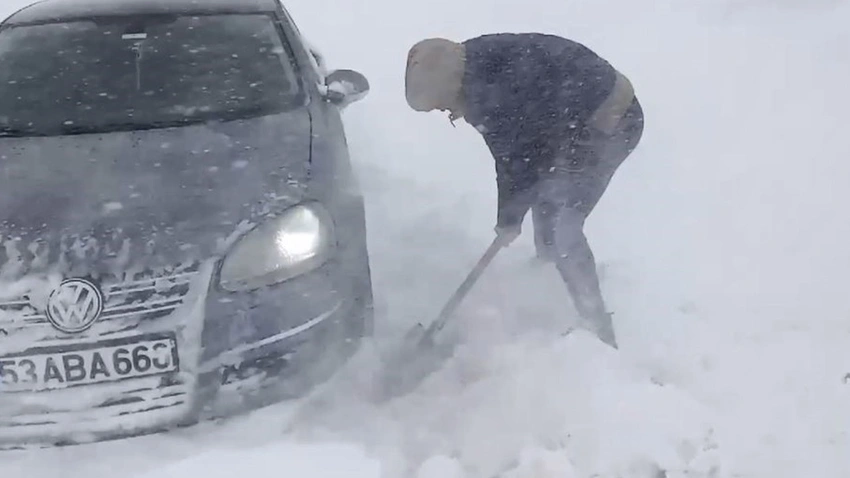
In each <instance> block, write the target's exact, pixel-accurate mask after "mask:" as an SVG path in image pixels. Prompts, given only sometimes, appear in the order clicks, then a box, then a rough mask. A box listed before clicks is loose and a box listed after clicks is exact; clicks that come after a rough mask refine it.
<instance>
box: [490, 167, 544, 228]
mask: <svg viewBox="0 0 850 478" xmlns="http://www.w3.org/2000/svg"><path fill="white" fill-rule="evenodd" d="M517 166H520V167H519V168H518V167H517ZM536 182H537V175H536V174H535V173H534V171H533V170H532V169H531V168H528V167H522V162H521V160H520V162H519V163H518V162H517V160H511V159H508V160H501V159H500V160H496V188H497V191H498V201H497V213H496V225H497V226H499V227H518V226H519V225H520V224H522V221H523V219H524V218H525V215H526V214H527V213H528V210H529V209H531V206H532V204H533V203H534V197H535V189H534V184H535V183H536Z"/></svg>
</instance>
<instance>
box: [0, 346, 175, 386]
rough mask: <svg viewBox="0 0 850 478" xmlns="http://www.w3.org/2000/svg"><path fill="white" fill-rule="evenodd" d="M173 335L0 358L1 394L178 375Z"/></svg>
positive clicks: (52, 348) (45, 349)
mask: <svg viewBox="0 0 850 478" xmlns="http://www.w3.org/2000/svg"><path fill="white" fill-rule="evenodd" d="M179 366H180V363H179V359H178V354H177V340H176V339H175V338H174V336H173V335H143V336H137V337H129V338H124V339H113V340H107V341H102V342H97V343H93V344H74V345H69V346H58V347H44V348H37V349H30V350H27V351H26V352H22V353H20V354H14V355H5V356H0V391H4V392H18V391H44V390H55V389H62V388H68V387H74V386H79V385H92V384H97V383H109V382H117V381H120V380H127V379H131V378H140V377H149V376H154V375H160V374H166V373H171V372H175V371H177V370H178V368H179Z"/></svg>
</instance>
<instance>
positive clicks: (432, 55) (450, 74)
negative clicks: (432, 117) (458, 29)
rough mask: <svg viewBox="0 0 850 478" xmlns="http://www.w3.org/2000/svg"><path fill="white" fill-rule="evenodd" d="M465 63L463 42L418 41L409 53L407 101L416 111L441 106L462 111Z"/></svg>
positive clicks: (437, 39)
mask: <svg viewBox="0 0 850 478" xmlns="http://www.w3.org/2000/svg"><path fill="white" fill-rule="evenodd" d="M465 63H466V55H465V51H464V46H463V45H462V44H460V43H455V42H453V41H451V40H446V39H443V38H429V39H427V40H422V41H421V42H419V43H417V44H415V45H414V46H413V47H412V48H411V49H410V53H409V54H408V56H407V71H406V73H405V81H404V86H405V95H406V97H407V104H408V105H410V107H411V108H413V109H414V110H416V111H432V110H434V109H440V110H450V111H452V112H453V113H455V114H460V113H461V109H462V94H461V91H462V88H463V76H464V72H465Z"/></svg>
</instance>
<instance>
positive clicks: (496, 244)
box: [425, 237, 504, 339]
mask: <svg viewBox="0 0 850 478" xmlns="http://www.w3.org/2000/svg"><path fill="white" fill-rule="evenodd" d="M503 247H504V243H503V241H502V239H501V238H499V237H496V238H495V239H493V242H492V243H491V244H490V247H488V248H487V250H486V251H485V252H484V254H483V255H482V256H481V258H480V259H478V263H476V264H475V267H473V268H472V270H471V271H470V272H469V274H468V275H467V276H466V279H464V281H463V282H462V283H461V284H460V287H458V288H457V290H456V291H455V293H454V294H452V296H451V297H450V298H449V300H448V302H446V305H445V306H443V310H441V311H440V315H439V316H437V320H435V321H434V322H433V323H432V324H431V326H430V327H428V330H427V332H426V333H425V337H426V338H427V339H429V338H430V337H431V336H432V335H433V334H435V333H436V332H439V331H440V330H441V329H442V328H443V326H444V325H446V322H447V321H448V320H449V318H450V317H451V316H452V314H454V312H455V310H456V309H457V307H458V305H460V303H461V301H462V300H463V299H464V297H466V294H468V293H469V290H470V289H472V286H474V285H475V283H476V282H477V281H478V278H479V277H481V274H483V273H484V270H485V269H487V266H488V265H490V262H491V261H492V260H493V258H494V257H496V254H497V253H498V252H499V251H500V250H501V249H502V248H503Z"/></svg>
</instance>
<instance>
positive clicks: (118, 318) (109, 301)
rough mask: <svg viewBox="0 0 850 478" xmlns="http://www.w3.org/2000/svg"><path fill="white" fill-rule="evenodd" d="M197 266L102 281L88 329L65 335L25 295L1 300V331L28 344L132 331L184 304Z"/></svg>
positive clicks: (93, 337)
mask: <svg viewBox="0 0 850 478" xmlns="http://www.w3.org/2000/svg"><path fill="white" fill-rule="evenodd" d="M198 269H199V265H198V264H192V265H191V266H188V267H185V268H183V269H182V270H179V271H160V272H158V273H157V272H152V271H147V272H144V273H139V274H135V276H134V278H133V279H132V280H129V281H121V282H119V281H110V280H109V279H105V280H102V281H101V284H100V288H101V291H102V292H103V295H104V309H103V313H102V314H101V317H100V319H98V321H97V323H96V324H95V325H94V326H93V327H92V328H91V329H89V330H88V331H86V332H84V333H78V334H65V333H62V332H60V331H58V330H56V329H55V328H54V327H53V326H52V325H51V324H50V322H49V321H48V320H47V316H46V315H45V312H44V310H40V309H39V308H37V307H36V306H35V305H33V303H32V302H33V301H32V300H31V299H30V297H28V296H23V297H17V298H12V299H5V300H4V299H0V334H2V335H6V336H12V337H14V336H16V335H18V334H21V333H23V334H25V337H22V338H23V339H24V340H26V341H27V342H29V343H34V342H40V341H47V340H50V341H57V340H70V341H74V342H77V341H86V340H91V339H98V338H104V337H108V336H110V335H113V334H118V333H122V332H128V331H132V330H133V329H135V328H138V327H139V326H140V325H141V324H143V323H145V322H149V321H152V320H156V319H159V318H162V317H166V316H168V315H170V314H171V313H172V312H174V311H175V310H176V309H177V308H179V307H180V306H181V305H183V303H184V301H185V299H186V296H187V294H188V293H189V290H190V287H191V284H192V279H193V278H194V277H195V276H196V275H197V274H198Z"/></svg>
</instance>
